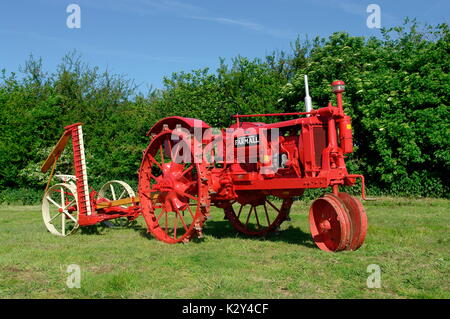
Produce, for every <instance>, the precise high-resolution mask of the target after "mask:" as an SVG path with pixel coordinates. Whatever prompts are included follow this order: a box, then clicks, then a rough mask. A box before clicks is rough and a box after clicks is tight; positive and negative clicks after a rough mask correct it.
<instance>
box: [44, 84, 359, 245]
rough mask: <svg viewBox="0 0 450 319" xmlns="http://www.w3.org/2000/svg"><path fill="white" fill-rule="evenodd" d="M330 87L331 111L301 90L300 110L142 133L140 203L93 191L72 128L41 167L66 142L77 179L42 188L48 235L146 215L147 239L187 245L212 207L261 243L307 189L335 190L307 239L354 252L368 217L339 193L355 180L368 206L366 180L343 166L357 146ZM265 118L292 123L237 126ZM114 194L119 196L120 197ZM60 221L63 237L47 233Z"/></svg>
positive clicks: (176, 123) (319, 204)
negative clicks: (218, 124)
mask: <svg viewBox="0 0 450 319" xmlns="http://www.w3.org/2000/svg"><path fill="white" fill-rule="evenodd" d="M305 80H307V78H305ZM332 87H333V91H334V93H335V94H336V97H337V106H333V105H332V104H331V103H329V104H328V106H327V107H322V108H319V109H313V108H312V105H311V98H310V97H309V94H308V91H307V94H306V98H305V104H306V112H295V113H280V114H254V115H234V118H235V123H234V124H233V125H231V126H230V127H229V128H227V129H222V130H214V129H212V128H211V127H210V126H209V125H208V124H206V123H205V122H203V121H201V120H196V119H191V118H183V117H178V116H174V117H168V118H165V119H162V120H161V121H159V122H157V123H156V124H155V125H154V126H153V127H152V128H151V129H150V131H149V132H148V134H147V135H148V136H150V143H149V145H148V146H147V148H146V149H145V150H144V152H143V157H142V162H141V166H140V168H139V176H138V178H139V184H138V185H139V186H138V195H139V197H136V196H135V195H134V192H133V190H132V189H131V188H130V187H129V186H128V185H126V184H125V183H123V182H119V181H112V182H109V183H107V184H106V185H105V186H104V187H102V189H101V190H100V191H99V193H96V192H95V191H91V192H90V193H89V192H88V181H87V174H86V163H85V158H84V145H83V139H82V132H81V125H80V124H74V125H71V126H68V127H66V131H65V133H64V134H63V136H62V137H61V139H60V141H59V142H58V144H57V145H56V146H55V148H54V150H53V152H52V153H51V154H50V156H49V158H48V159H47V161H46V162H45V163H44V165H43V167H42V170H43V171H46V170H48V169H50V167H52V166H53V168H52V171H53V169H54V165H55V162H56V159H57V158H58V157H59V156H60V154H61V152H62V149H63V148H64V145H65V144H66V143H67V141H68V139H69V137H70V136H71V137H72V142H73V151H74V162H75V176H74V177H70V176H69V177H66V176H63V177H62V178H63V179H65V180H63V181H64V183H61V184H57V185H54V186H52V187H50V188H49V187H48V185H47V190H46V194H45V196H44V199H43V216H44V221H45V223H46V225H47V228H48V229H49V230H50V231H51V232H52V233H55V234H57V235H61V236H65V235H68V234H69V233H70V232H68V231H67V230H65V229H66V228H64V227H66V226H64V225H67V223H68V222H69V223H70V222H72V223H73V224H76V225H77V226H78V225H80V226H83V225H91V224H95V223H97V222H100V221H104V220H108V219H111V220H116V219H117V220H123V218H124V217H125V221H127V220H132V219H135V218H136V217H137V216H138V214H142V215H143V217H144V219H145V222H146V224H147V228H148V232H150V233H151V234H152V235H153V236H154V237H156V238H157V239H159V240H161V241H164V242H166V243H179V242H188V241H189V240H190V239H191V238H193V237H202V235H203V232H202V229H203V225H204V224H205V222H206V221H207V220H208V219H209V218H210V217H211V216H210V208H211V206H216V207H218V208H220V209H222V210H223V213H224V216H225V217H224V218H225V219H227V220H228V221H229V222H230V223H231V225H232V226H233V227H234V229H235V230H236V231H238V232H240V233H243V234H245V235H249V236H264V235H267V234H269V233H271V232H274V231H277V230H279V228H280V225H281V224H282V223H283V222H284V221H288V220H290V212H291V206H292V204H293V201H294V199H296V198H298V197H300V196H302V195H303V193H304V190H305V189H307V188H322V189H325V188H328V187H330V188H331V190H332V191H331V192H329V193H326V194H324V195H323V196H321V197H320V198H318V199H316V200H315V201H314V202H313V203H312V205H311V207H310V209H309V224H310V231H311V234H312V236H313V240H314V242H315V243H316V245H317V246H318V247H319V248H320V249H322V250H325V251H341V250H356V249H358V248H359V247H361V245H362V244H363V242H364V239H365V236H366V232H367V216H366V213H365V210H364V207H363V206H362V204H361V202H360V201H359V199H357V198H356V197H354V196H351V195H349V194H347V193H345V192H342V191H341V190H340V187H342V186H353V185H354V184H355V183H356V180H357V179H358V178H359V179H361V182H362V183H361V184H362V198H363V199H365V195H364V177H363V176H362V175H355V174H349V173H348V171H347V168H346V165H345V160H344V159H345V154H349V153H351V152H352V151H353V140H352V127H351V121H350V117H349V116H347V115H346V114H345V112H344V109H343V104H342V93H343V92H344V82H342V81H335V82H333V83H332ZM268 116H294V117H295V118H294V119H291V120H286V121H282V122H278V123H272V124H267V123H263V122H246V121H243V120H242V119H245V118H250V117H268ZM301 116H302V117H301ZM68 180H70V181H69V182H68ZM73 180H74V181H75V183H73V182H72V181H73ZM111 186H117V187H119V186H120V187H121V188H122V189H123V191H122V192H121V193H120V194H121V195H120V196H119V197H117V196H116V194H117V192H115V190H114V188H113V187H111ZM106 191H109V193H110V195H107V194H106ZM54 194H57V196H59V197H57V198H56V197H55V196H54ZM124 195H126V196H124ZM52 196H54V197H52ZM50 205H53V206H55V207H56V215H51V214H50V213H48V212H47V211H48V210H49V209H48V207H49V206H50ZM77 214H78V215H77ZM75 215H77V216H78V218H77V217H75ZM58 219H60V220H61V223H62V224H63V226H59V227H60V229H62V230H63V231H58V230H56V228H55V229H53V228H52V226H51V223H52V221H54V220H58ZM64 223H66V224H64ZM55 230H56V231H55ZM69 231H70V230H69Z"/></svg>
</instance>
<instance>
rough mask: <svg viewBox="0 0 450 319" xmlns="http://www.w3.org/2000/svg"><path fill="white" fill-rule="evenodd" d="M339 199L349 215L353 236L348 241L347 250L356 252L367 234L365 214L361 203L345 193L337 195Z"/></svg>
mask: <svg viewBox="0 0 450 319" xmlns="http://www.w3.org/2000/svg"><path fill="white" fill-rule="evenodd" d="M338 196H339V198H340V199H341V200H342V201H343V202H344V205H345V207H346V208H347V211H348V212H349V215H350V222H351V225H352V229H353V235H352V238H351V240H350V245H349V247H348V249H349V250H357V249H358V248H359V247H361V246H362V244H363V243H364V239H365V238H366V233H367V225H368V222H367V214H366V211H365V209H364V207H363V205H362V204H361V202H360V201H359V200H358V199H357V198H356V197H354V196H351V195H349V194H347V193H339V194H338Z"/></svg>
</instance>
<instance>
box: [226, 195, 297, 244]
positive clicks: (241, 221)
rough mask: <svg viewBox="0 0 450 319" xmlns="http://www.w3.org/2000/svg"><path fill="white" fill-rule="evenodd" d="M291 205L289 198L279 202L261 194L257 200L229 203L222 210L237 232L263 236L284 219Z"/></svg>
mask: <svg viewBox="0 0 450 319" xmlns="http://www.w3.org/2000/svg"><path fill="white" fill-rule="evenodd" d="M233 204H234V205H233ZM291 206H292V199H291V198H288V199H284V200H283V202H282V203H281V204H280V203H279V202H277V201H275V200H272V199H269V198H267V196H266V195H263V196H261V197H260V199H259V200H258V202H252V203H239V202H235V203H229V204H228V205H227V206H226V207H225V208H224V211H225V215H226V216H227V218H228V220H229V221H230V223H231V225H232V226H233V228H234V229H236V230H237V231H238V232H240V233H243V234H246V235H248V236H264V235H265V234H267V233H268V232H271V231H274V230H275V229H276V228H277V227H279V226H280V225H281V224H282V223H283V221H285V220H286V218H287V216H288V214H289V211H290V208H291Z"/></svg>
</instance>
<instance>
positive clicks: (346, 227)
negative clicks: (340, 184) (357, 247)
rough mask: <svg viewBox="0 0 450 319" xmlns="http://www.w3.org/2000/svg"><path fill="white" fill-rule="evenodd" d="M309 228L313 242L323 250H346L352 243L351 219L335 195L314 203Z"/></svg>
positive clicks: (319, 199)
mask: <svg viewBox="0 0 450 319" xmlns="http://www.w3.org/2000/svg"><path fill="white" fill-rule="evenodd" d="M309 226H310V230H311V235H312V237H313V240H314V242H315V243H316V245H317V247H319V248H320V249H321V250H324V251H340V250H344V249H345V248H346V247H347V246H348V244H349V242H350V232H351V227H350V218H349V216H348V213H347V211H346V208H345V207H344V205H343V204H342V202H341V201H340V200H339V199H338V198H336V197H334V196H333V195H330V194H327V195H325V196H323V197H321V198H318V199H316V200H315V201H314V202H313V204H312V205H311V208H310V210H309Z"/></svg>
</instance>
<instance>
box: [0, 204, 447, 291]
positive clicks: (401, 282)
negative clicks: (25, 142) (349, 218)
mask: <svg viewBox="0 0 450 319" xmlns="http://www.w3.org/2000/svg"><path fill="white" fill-rule="evenodd" d="M308 205H309V203H303V202H296V203H295V205H294V206H293V210H292V213H291V217H292V221H291V222H289V223H284V224H283V225H282V231H281V232H280V234H279V235H272V236H269V237H267V238H265V239H255V238H246V237H244V236H241V235H238V234H237V233H236V232H235V231H234V230H233V229H232V228H231V226H230V225H229V224H228V222H227V221H225V220H223V213H222V211H220V210H218V209H215V208H213V211H212V214H213V217H214V218H213V219H212V220H210V221H208V222H207V224H206V226H205V229H204V233H205V238H204V239H203V240H198V241H195V242H191V243H189V244H187V245H183V244H180V245H168V244H164V243H162V242H159V241H157V240H155V239H154V238H152V237H151V236H149V235H147V234H146V228H145V227H144V220H143V218H142V217H140V218H139V219H138V224H137V225H135V226H134V227H132V228H128V229H113V228H100V229H99V233H95V232H94V233H93V232H91V233H88V232H80V231H78V232H77V233H76V234H74V235H72V236H69V237H67V238H58V237H56V236H53V235H51V234H50V233H48V232H47V231H46V229H45V226H44V224H43V222H42V219H41V213H40V207H38V206H0V240H1V246H0V298H108V297H109V298H450V232H449V230H450V229H449V228H450V201H448V200H441V199H420V200H411V199H399V198H396V199H390V198H383V199H379V200H377V201H370V202H365V203H364V205H365V207H366V210H367V214H368V218H369V229H368V234H367V238H366V242H365V244H364V246H363V247H361V248H360V249H359V250H358V251H355V252H340V253H326V252H323V251H320V250H319V249H318V248H316V247H315V245H314V243H313V242H312V240H311V237H310V234H309V227H308V219H307V214H306V212H307V210H308ZM70 264H78V265H79V266H80V268H81V288H79V289H77V288H73V289H69V288H68V287H67V286H66V279H67V276H68V275H69V274H68V273H67V272H66V270H67V266H68V265H70ZM370 264H377V265H379V266H380V267H381V288H378V289H369V288H367V285H366V281H367V277H368V276H369V275H370V273H368V272H367V267H368V265H370Z"/></svg>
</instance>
